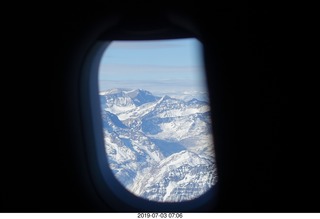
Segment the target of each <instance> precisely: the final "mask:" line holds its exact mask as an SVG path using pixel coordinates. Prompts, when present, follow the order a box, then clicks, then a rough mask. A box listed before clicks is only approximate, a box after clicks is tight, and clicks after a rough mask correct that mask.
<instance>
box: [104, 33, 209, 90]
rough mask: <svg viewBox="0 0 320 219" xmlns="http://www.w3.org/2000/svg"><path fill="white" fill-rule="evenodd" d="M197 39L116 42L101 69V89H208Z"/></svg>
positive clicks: (105, 55) (109, 48) (109, 47)
mask: <svg viewBox="0 0 320 219" xmlns="http://www.w3.org/2000/svg"><path fill="white" fill-rule="evenodd" d="M201 49H202V48H201V43H200V42H199V41H198V40H196V39H175V40H150V41H113V42H111V44H110V45H109V46H108V48H107V49H106V51H105V53H104V54H103V57H102V60H101V63H100V68H99V87H100V90H106V89H109V88H132V89H136V88H141V89H145V90H149V91H150V92H152V93H154V94H164V93H168V94H170V93H174V92H180V93H181V92H182V93H183V92H184V93H188V92H189V93H195V92H205V91H206V86H205V85H204V81H205V74H204V69H203V61H202V55H201Z"/></svg>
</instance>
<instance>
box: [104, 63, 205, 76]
mask: <svg viewBox="0 0 320 219" xmlns="http://www.w3.org/2000/svg"><path fill="white" fill-rule="evenodd" d="M99 71H100V74H109V75H112V74H115V73H116V74H119V73H120V74H130V73H144V72H148V73H150V72H156V73H157V72H160V73H163V72H168V73H172V72H174V73H198V72H202V71H203V68H202V66H164V65H133V64H132V65H130V64H101V65H100V69H99Z"/></svg>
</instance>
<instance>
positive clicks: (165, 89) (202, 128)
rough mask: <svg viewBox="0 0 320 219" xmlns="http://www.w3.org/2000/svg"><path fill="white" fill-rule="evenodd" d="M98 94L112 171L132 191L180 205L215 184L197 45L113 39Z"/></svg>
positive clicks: (104, 60)
mask: <svg viewBox="0 0 320 219" xmlns="http://www.w3.org/2000/svg"><path fill="white" fill-rule="evenodd" d="M99 89H100V100H101V113H102V119H103V129H104V141H105V149H106V156H107V158H108V163H109V167H110V168H111V170H112V171H113V173H114V175H115V176H116V178H117V179H118V180H119V182H120V183H121V184H122V185H123V186H124V187H125V188H126V189H127V190H128V191H130V192H132V193H133V194H135V195H137V196H139V197H142V198H145V199H148V200H153V201H158V202H181V201H187V200H192V199H195V198H197V197H199V196H200V195H202V194H204V193H205V192H206V191H208V190H209V189H210V188H211V187H212V186H213V185H214V184H215V183H216V182H217V174H216V167H215V158H214V147H213V136H212V130H211V118H210V107H209V103H208V101H209V99H208V94H207V87H206V84H205V74H204V68H203V63H202V56H201V44H200V42H199V41H198V40H196V39H176V40H161V41H160V40H153V41H113V42H112V43H111V44H110V45H109V47H108V48H107V49H106V51H105V53H104V55H103V57H102V60H101V63H100V69H99Z"/></svg>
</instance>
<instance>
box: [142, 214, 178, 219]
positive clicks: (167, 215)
mask: <svg viewBox="0 0 320 219" xmlns="http://www.w3.org/2000/svg"><path fill="white" fill-rule="evenodd" d="M137 217H138V218H183V214H182V213H138V215H137Z"/></svg>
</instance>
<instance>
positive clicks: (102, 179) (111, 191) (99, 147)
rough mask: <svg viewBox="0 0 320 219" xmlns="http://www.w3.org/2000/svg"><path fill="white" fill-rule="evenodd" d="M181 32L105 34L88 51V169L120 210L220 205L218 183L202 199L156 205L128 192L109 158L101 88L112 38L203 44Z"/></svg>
mask: <svg viewBox="0 0 320 219" xmlns="http://www.w3.org/2000/svg"><path fill="white" fill-rule="evenodd" d="M178 32H179V28H177V30H175V31H173V32H171V31H168V32H165V33H164V34H161V33H158V32H157V31H156V32H152V31H151V32H148V31H147V32H142V33H134V34H133V35H131V34H124V33H122V32H120V33H119V32H116V34H114V33H111V34H110V35H108V32H105V33H103V34H102V35H101V36H102V37H99V38H97V39H95V40H94V41H93V43H92V46H91V48H89V49H88V50H87V53H86V55H85V58H84V61H83V65H82V68H81V75H80V80H79V84H80V86H79V88H80V91H79V92H80V97H81V98H80V108H81V109H80V110H81V119H82V122H83V125H82V127H83V135H84V136H83V137H84V140H85V151H86V153H87V166H88V169H89V175H90V178H91V181H92V183H93V186H94V188H95V190H96V192H97V193H98V195H99V196H100V198H101V199H102V200H103V202H104V203H105V204H107V205H108V206H110V207H112V208H113V209H115V210H117V211H124V212H132V211H152V212H179V211H180V212H192V211H207V210H212V208H213V207H214V206H215V205H216V202H217V191H218V188H217V187H218V185H217V184H215V185H214V186H213V187H212V188H211V189H210V190H208V191H207V192H206V193H204V194H203V195H201V196H200V197H198V198H195V199H193V200H190V201H184V202H172V203H169V202H155V201H150V200H146V199H143V198H141V197H138V196H135V195H134V194H132V193H131V192H129V191H128V190H126V189H125V188H124V186H123V185H122V184H121V183H120V182H119V181H118V180H117V179H116V178H115V176H114V174H113V172H112V170H111V169H110V168H109V164H108V161H107V156H106V155H105V153H106V152H105V146H104V139H103V126H102V119H101V116H100V115H101V112H100V99H99V89H98V74H99V65H100V61H101V58H102V55H103V53H104V52H105V50H106V49H107V47H108V46H109V44H110V43H111V41H112V39H113V40H118V39H122V40H123V39H129V40H155V39H178V38H187V37H188V38H189V37H193V38H197V39H198V40H199V41H200V42H201V40H200V39H199V38H198V37H196V36H194V34H189V32H184V31H182V32H181V35H179V34H176V35H175V33H178ZM186 33H188V34H186ZM174 36H176V37H174ZM203 46H205V45H203ZM208 205H210V207H208Z"/></svg>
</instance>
